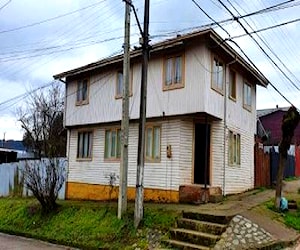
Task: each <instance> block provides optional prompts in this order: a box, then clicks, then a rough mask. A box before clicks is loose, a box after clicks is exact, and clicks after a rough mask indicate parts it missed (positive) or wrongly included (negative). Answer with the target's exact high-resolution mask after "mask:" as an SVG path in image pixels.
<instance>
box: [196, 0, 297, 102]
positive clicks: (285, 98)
mask: <svg viewBox="0 0 300 250" xmlns="http://www.w3.org/2000/svg"><path fill="white" fill-rule="evenodd" d="M218 1H219V2H221V3H222V1H220V0H218ZM192 2H193V3H195V5H196V6H197V7H198V8H199V9H200V10H201V11H202V12H203V13H204V14H205V15H206V16H207V17H208V18H209V19H210V20H213V21H214V22H215V24H216V25H217V26H219V27H220V28H222V30H224V31H225V32H226V34H228V36H229V37H230V34H229V32H228V31H227V30H225V29H224V28H223V27H222V26H221V25H220V24H219V23H218V22H217V21H215V20H214V19H213V18H212V17H211V16H210V15H209V14H207V13H206V12H205V11H204V10H203V9H202V8H201V7H200V5H199V4H198V3H197V2H196V1H195V0H192ZM222 4H223V3H222ZM230 13H231V12H230ZM232 16H233V18H235V17H234V15H232ZM237 21H238V22H239V23H240V21H239V20H237ZM230 41H231V42H233V43H234V44H235V45H236V46H237V47H238V48H239V50H240V51H241V52H242V54H243V55H244V56H245V57H246V59H247V60H248V61H249V62H250V64H251V65H252V66H253V67H254V68H255V69H256V70H257V72H259V73H260V74H262V72H261V71H260V70H259V69H258V68H257V66H256V65H255V64H254V63H253V61H252V60H251V59H250V58H249V57H248V55H247V54H246V53H245V52H244V51H243V50H242V48H241V47H240V46H239V45H238V44H237V43H236V42H235V41H233V40H231V39H230ZM268 83H269V84H270V85H271V86H272V87H273V88H274V90H275V91H276V92H277V93H278V94H279V95H280V96H281V97H282V98H283V99H284V100H285V101H287V102H288V103H290V104H291V105H293V104H292V103H291V101H289V100H288V99H287V97H285V96H284V95H283V94H282V93H281V92H280V91H279V89H277V88H276V86H274V85H273V84H272V83H271V82H270V81H268ZM293 106H294V105H293Z"/></svg>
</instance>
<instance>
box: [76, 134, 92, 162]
mask: <svg viewBox="0 0 300 250" xmlns="http://www.w3.org/2000/svg"><path fill="white" fill-rule="evenodd" d="M92 150H93V131H91V130H86V131H78V134H77V159H78V160H91V159H92Z"/></svg>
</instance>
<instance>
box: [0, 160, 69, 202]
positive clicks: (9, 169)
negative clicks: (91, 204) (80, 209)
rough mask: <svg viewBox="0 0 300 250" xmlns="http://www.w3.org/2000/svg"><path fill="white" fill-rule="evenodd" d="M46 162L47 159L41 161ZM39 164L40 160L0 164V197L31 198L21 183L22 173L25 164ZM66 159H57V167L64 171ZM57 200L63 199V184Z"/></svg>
mask: <svg viewBox="0 0 300 250" xmlns="http://www.w3.org/2000/svg"><path fill="white" fill-rule="evenodd" d="M42 160H43V161H47V159H42ZM26 163H27V164H32V165H34V164H37V163H41V161H40V160H27V161H19V162H13V163H3V164H0V197H7V196H10V195H18V196H21V195H22V196H31V195H32V194H31V193H30V191H29V190H28V189H27V188H26V187H24V185H23V182H22V171H23V169H24V166H25V164H26ZM41 164H42V163H41ZM66 164H67V161H66V158H59V166H60V167H64V169H65V171H66ZM58 198H59V199H61V200H64V199H65V183H64V185H63V186H62V188H61V190H60V191H59V194H58Z"/></svg>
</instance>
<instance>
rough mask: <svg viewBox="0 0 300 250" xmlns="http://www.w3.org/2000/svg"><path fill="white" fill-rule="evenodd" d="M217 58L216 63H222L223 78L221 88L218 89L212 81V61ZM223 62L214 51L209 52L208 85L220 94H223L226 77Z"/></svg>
mask: <svg viewBox="0 0 300 250" xmlns="http://www.w3.org/2000/svg"><path fill="white" fill-rule="evenodd" d="M215 60H217V61H218V63H222V64H223V79H222V89H219V88H217V87H216V85H217V84H216V83H215V82H214V77H213V76H214V61H215ZM225 66H226V65H225V63H224V61H223V60H222V59H221V58H220V57H219V56H217V55H216V54H214V53H211V72H210V79H211V80H210V82H211V84H210V87H211V89H212V90H214V91H216V92H217V93H219V94H221V95H224V90H225V88H226V86H225V79H226V76H225V73H226V70H225Z"/></svg>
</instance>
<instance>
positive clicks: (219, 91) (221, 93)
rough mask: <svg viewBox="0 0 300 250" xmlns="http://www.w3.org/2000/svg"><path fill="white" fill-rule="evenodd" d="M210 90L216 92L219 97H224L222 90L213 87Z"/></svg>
mask: <svg viewBox="0 0 300 250" xmlns="http://www.w3.org/2000/svg"><path fill="white" fill-rule="evenodd" d="M211 89H212V90H214V91H216V92H217V93H218V94H220V95H224V90H223V89H218V88H215V87H213V86H212V87H211Z"/></svg>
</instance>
